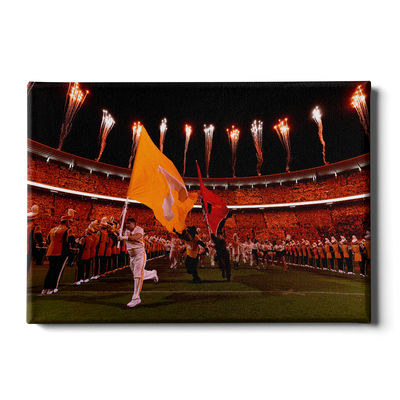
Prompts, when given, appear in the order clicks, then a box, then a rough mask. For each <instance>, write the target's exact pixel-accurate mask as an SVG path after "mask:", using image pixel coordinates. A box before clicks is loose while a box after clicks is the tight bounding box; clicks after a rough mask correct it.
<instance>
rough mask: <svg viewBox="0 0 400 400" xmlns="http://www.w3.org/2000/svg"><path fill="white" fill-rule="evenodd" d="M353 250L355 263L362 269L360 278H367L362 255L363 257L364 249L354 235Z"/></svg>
mask: <svg viewBox="0 0 400 400" xmlns="http://www.w3.org/2000/svg"><path fill="white" fill-rule="evenodd" d="M351 249H352V251H353V253H354V262H356V263H358V265H359V267H360V276H365V273H364V265H363V263H362V255H361V254H362V253H363V249H362V247H361V245H360V242H359V241H358V239H357V237H356V236H354V235H353V236H352V240H351Z"/></svg>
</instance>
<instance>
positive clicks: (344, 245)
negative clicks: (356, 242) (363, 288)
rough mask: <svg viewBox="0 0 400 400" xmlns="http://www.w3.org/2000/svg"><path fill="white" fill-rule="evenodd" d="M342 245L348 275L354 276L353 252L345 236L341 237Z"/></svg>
mask: <svg viewBox="0 0 400 400" xmlns="http://www.w3.org/2000/svg"><path fill="white" fill-rule="evenodd" d="M340 244H341V246H342V251H343V259H344V261H345V262H346V267H347V274H348V275H354V272H353V257H352V252H351V246H349V245H348V243H347V239H346V238H345V237H344V236H340ZM343 269H344V268H343Z"/></svg>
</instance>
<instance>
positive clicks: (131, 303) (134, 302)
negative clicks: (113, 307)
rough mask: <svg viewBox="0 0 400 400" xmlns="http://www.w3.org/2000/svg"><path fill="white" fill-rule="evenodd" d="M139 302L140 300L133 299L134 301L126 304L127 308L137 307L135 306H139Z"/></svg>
mask: <svg viewBox="0 0 400 400" xmlns="http://www.w3.org/2000/svg"><path fill="white" fill-rule="evenodd" d="M141 302H142V300H140V299H135V300H132V301H130V302H129V303H128V304H127V306H128V307H131V308H132V307H135V306H137V305H138V304H140V303H141Z"/></svg>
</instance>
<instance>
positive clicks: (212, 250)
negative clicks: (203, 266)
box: [207, 239, 217, 268]
mask: <svg viewBox="0 0 400 400" xmlns="http://www.w3.org/2000/svg"><path fill="white" fill-rule="evenodd" d="M207 248H208V255H209V256H210V263H211V268H214V267H215V256H216V255H217V252H216V250H215V244H214V242H213V241H212V240H211V239H210V241H209V242H208V243H207Z"/></svg>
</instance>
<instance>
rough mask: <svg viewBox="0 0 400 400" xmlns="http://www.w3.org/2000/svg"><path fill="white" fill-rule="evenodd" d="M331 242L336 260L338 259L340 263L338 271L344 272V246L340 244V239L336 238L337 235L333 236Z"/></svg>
mask: <svg viewBox="0 0 400 400" xmlns="http://www.w3.org/2000/svg"><path fill="white" fill-rule="evenodd" d="M331 243H332V248H333V252H334V254H335V260H336V261H337V264H338V272H339V273H341V274H343V273H344V271H343V258H342V254H341V253H342V248H341V246H340V244H339V243H338V241H337V240H336V238H335V237H333V236H332V237H331Z"/></svg>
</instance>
